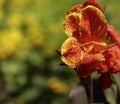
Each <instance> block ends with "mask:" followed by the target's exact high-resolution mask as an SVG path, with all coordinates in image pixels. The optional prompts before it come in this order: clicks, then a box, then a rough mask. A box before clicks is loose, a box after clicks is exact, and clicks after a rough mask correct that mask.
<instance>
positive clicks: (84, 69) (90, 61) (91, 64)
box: [76, 54, 104, 77]
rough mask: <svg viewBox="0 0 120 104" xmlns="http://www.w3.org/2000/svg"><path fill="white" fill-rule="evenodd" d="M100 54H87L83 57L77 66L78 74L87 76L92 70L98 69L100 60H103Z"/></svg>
mask: <svg viewBox="0 0 120 104" xmlns="http://www.w3.org/2000/svg"><path fill="white" fill-rule="evenodd" d="M103 58H104V57H103V55H102V54H95V55H93V54H87V55H85V56H84V57H83V60H82V61H81V64H80V65H79V66H78V67H77V69H76V73H77V75H78V76H81V77H83V76H89V75H90V74H92V73H93V72H94V71H97V70H98V69H100V68H101V67H100V64H99V63H100V62H101V61H102V60H103Z"/></svg>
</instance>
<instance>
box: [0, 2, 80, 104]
mask: <svg viewBox="0 0 120 104" xmlns="http://www.w3.org/2000/svg"><path fill="white" fill-rule="evenodd" d="M65 2H66V3H69V4H70V5H67V6H63V5H64V4H65ZM65 2H63V1H56V0H48V1H47V0H45V1H41V0H0V104H6V103H7V104H11V103H12V104H62V103H66V100H67V93H68V91H69V90H70V88H71V87H72V86H73V85H74V84H75V82H77V78H76V77H75V75H74V72H73V71H71V72H69V71H68V70H67V68H66V70H63V69H61V67H58V66H57V65H56V63H57V62H58V57H57V54H56V52H55V50H56V49H58V48H59V47H60V44H61V43H62V40H63V39H64V36H63V35H62V34H63V32H62V30H63V27H62V21H63V18H62V17H63V16H64V14H65V12H63V11H64V9H67V8H68V7H69V6H72V5H74V4H75V3H78V2H77V1H76V2H74V3H73V2H71V1H69V2H68V1H65ZM61 7H62V8H61ZM72 77H74V78H72Z"/></svg>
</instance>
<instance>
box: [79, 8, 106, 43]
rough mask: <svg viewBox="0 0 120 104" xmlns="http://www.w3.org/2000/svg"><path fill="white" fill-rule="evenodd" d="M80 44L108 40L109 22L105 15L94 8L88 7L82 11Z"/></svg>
mask: <svg viewBox="0 0 120 104" xmlns="http://www.w3.org/2000/svg"><path fill="white" fill-rule="evenodd" d="M79 25H80V33H81V34H80V42H81V43H85V42H88V41H97V42H103V41H105V40H106V35H107V34H106V33H107V22H106V19H105V17H104V14H103V13H102V12H101V11H100V10H99V9H98V8H96V7H94V6H87V7H85V8H84V9H82V10H81V18H80V24H79Z"/></svg>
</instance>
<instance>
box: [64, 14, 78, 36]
mask: <svg viewBox="0 0 120 104" xmlns="http://www.w3.org/2000/svg"><path fill="white" fill-rule="evenodd" d="M79 21H80V14H79V13H72V14H69V15H67V16H66V17H65V21H64V30H65V33H66V34H67V35H68V36H73V33H74V32H77V31H78V30H79Z"/></svg>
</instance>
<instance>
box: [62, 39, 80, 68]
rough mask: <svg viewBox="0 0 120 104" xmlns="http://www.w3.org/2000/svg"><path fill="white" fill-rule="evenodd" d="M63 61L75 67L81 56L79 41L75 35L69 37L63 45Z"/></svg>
mask: <svg viewBox="0 0 120 104" xmlns="http://www.w3.org/2000/svg"><path fill="white" fill-rule="evenodd" d="M61 55H62V61H63V62H64V63H65V64H67V65H68V66H69V67H71V68H75V67H76V66H77V65H78V64H79V62H80V57H81V49H80V46H79V43H78V42H77V40H76V39H75V38H74V37H69V38H68V39H67V40H66V41H65V42H64V43H63V45H62V47H61Z"/></svg>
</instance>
